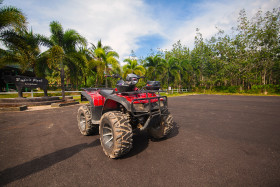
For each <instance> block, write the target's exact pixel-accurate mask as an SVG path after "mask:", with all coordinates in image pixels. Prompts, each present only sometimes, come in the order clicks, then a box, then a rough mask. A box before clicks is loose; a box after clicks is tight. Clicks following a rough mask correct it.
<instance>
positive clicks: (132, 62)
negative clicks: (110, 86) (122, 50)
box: [123, 58, 146, 78]
mask: <svg viewBox="0 0 280 187" xmlns="http://www.w3.org/2000/svg"><path fill="white" fill-rule="evenodd" d="M124 62H127V64H126V65H124V66H123V73H124V74H123V77H124V78H125V77H126V76H127V74H129V73H134V74H137V75H140V76H142V75H145V72H146V70H145V68H144V66H142V65H139V64H138V62H137V59H135V58H127V59H125V60H124Z"/></svg>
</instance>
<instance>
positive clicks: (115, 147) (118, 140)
mask: <svg viewBox="0 0 280 187" xmlns="http://www.w3.org/2000/svg"><path fill="white" fill-rule="evenodd" d="M99 132H100V142H101V145H102V147H103V151H104V153H105V154H106V155H107V156H108V157H110V158H118V157H120V156H122V155H124V154H126V153H127V152H129V151H130V149H131V148H132V135H133V134H132V128H131V125H130V124H129V120H128V118H127V116H126V115H124V114H123V113H121V112H118V111H111V112H107V113H105V114H103V116H102V118H101V122H100V126H99Z"/></svg>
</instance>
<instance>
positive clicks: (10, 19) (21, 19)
mask: <svg viewBox="0 0 280 187" xmlns="http://www.w3.org/2000/svg"><path fill="white" fill-rule="evenodd" d="M0 4H2V1H0ZM10 29H13V30H15V31H21V30H25V29H26V18H25V16H24V15H23V13H22V12H21V11H20V10H19V9H17V8H15V7H13V6H5V7H1V8H0V32H1V33H2V32H3V31H4V30H10Z"/></svg>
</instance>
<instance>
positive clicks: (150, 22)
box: [3, 0, 280, 64]
mask: <svg viewBox="0 0 280 187" xmlns="http://www.w3.org/2000/svg"><path fill="white" fill-rule="evenodd" d="M3 4H4V5H13V6H16V7H18V8H20V9H21V10H22V11H23V12H24V13H25V15H26V16H27V18H28V22H29V26H30V27H32V29H33V31H34V32H35V33H40V34H44V35H46V36H49V35H50V32H49V23H50V22H51V21H59V22H60V23H61V24H62V26H63V28H64V29H75V30H76V31H78V32H79V33H80V34H81V35H83V36H85V37H86V39H87V40H88V43H97V41H98V40H99V39H101V40H102V42H103V44H105V45H110V46H111V47H112V48H113V49H114V50H115V51H117V52H118V53H119V55H120V59H119V60H120V61H121V62H122V61H123V59H124V58H126V57H128V56H129V55H130V54H131V50H133V51H134V52H135V54H136V56H137V57H141V56H142V57H146V56H147V55H148V54H149V53H150V51H151V49H153V50H154V51H156V50H157V49H158V48H160V49H163V50H165V49H170V48H171V47H172V44H174V43H175V42H176V41H178V40H181V42H182V44H183V45H186V46H188V47H190V48H192V47H193V42H194V36H195V33H196V28H199V29H200V32H201V33H202V34H203V37H204V38H209V37H211V36H213V35H214V34H215V33H217V29H216V27H219V28H221V29H223V30H225V31H226V32H229V31H230V29H231V27H233V26H236V21H237V17H238V13H239V11H240V10H241V9H242V8H244V9H245V10H246V12H247V14H248V17H251V16H252V15H254V14H255V13H256V12H257V11H258V10H259V9H261V10H263V11H264V12H265V11H268V10H272V9H273V8H277V7H279V6H280V0H212V1H210V0H208V1H206V0H198V1H195V0H24V1H23V0H4V2H3ZM122 64H123V63H122Z"/></svg>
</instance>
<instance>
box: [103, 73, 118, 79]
mask: <svg viewBox="0 0 280 187" xmlns="http://www.w3.org/2000/svg"><path fill="white" fill-rule="evenodd" d="M105 77H113V78H115V79H118V78H121V76H120V75H119V74H113V75H105Z"/></svg>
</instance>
